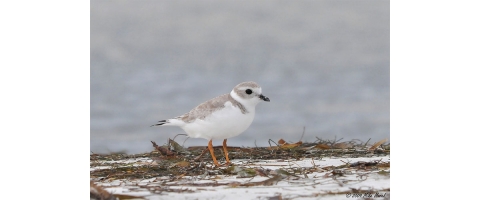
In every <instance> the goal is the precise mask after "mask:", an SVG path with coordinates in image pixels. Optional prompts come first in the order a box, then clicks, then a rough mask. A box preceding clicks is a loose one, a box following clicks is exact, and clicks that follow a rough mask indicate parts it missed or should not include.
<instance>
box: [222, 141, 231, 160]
mask: <svg viewBox="0 0 480 200" xmlns="http://www.w3.org/2000/svg"><path fill="white" fill-rule="evenodd" d="M223 151H224V153H225V158H226V159H227V164H228V163H230V159H228V151H227V139H224V140H223Z"/></svg>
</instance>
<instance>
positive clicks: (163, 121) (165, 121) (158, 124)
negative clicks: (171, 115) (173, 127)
mask: <svg viewBox="0 0 480 200" xmlns="http://www.w3.org/2000/svg"><path fill="white" fill-rule="evenodd" d="M169 123H170V122H169V121H168V119H167V120H161V121H158V123H156V124H154V125H151V126H150V127H152V126H161V125H164V124H169Z"/></svg>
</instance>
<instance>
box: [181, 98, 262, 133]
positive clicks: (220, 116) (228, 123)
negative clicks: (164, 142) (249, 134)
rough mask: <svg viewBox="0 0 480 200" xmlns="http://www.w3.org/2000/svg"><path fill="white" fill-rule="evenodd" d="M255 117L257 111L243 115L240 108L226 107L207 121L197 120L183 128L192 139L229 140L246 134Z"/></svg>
mask: <svg viewBox="0 0 480 200" xmlns="http://www.w3.org/2000/svg"><path fill="white" fill-rule="evenodd" d="M254 117H255V109H252V110H250V111H249V112H248V113H245V114H243V113H242V112H241V111H240V109H239V108H237V107H233V106H231V104H230V105H229V106H225V107H224V108H223V109H221V110H218V111H216V112H213V113H212V114H211V115H210V116H208V117H206V118H205V119H197V120H195V121H193V122H191V123H188V124H186V125H185V126H183V127H182V128H183V130H184V131H185V132H187V134H188V136H190V137H192V138H205V139H207V140H211V139H227V138H231V137H234V136H237V135H239V134H240V133H242V132H244V131H245V130H246V129H247V128H248V127H249V126H250V124H251V123H252V121H253V118H254Z"/></svg>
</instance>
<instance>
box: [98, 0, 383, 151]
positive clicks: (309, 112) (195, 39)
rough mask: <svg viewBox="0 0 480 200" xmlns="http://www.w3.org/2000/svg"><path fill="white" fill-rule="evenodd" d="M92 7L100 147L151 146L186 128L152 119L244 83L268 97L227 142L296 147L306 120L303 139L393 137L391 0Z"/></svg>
mask: <svg viewBox="0 0 480 200" xmlns="http://www.w3.org/2000/svg"><path fill="white" fill-rule="evenodd" d="M90 3H91V80H90V83H91V86H90V90H91V107H90V112H91V118H90V122H91V124H90V125H91V128H90V130H91V132H90V149H91V151H93V152H95V153H107V152H115V151H126V152H128V153H142V152H147V151H151V150H153V148H152V146H151V143H150V141H151V140H152V141H156V142H157V143H158V144H164V143H165V142H166V141H167V139H168V138H173V137H174V136H175V135H176V134H179V133H184V132H183V131H182V130H181V129H180V128H178V127H150V125H152V124H154V123H155V122H156V121H158V120H162V119H168V118H171V117H175V116H178V115H181V114H184V113H186V112H188V111H189V110H190V109H191V108H193V107H195V106H196V105H198V104H199V103H202V102H204V101H206V100H208V99H210V98H213V97H215V96H218V95H221V94H224V93H228V92H230V91H231V89H232V88H233V87H234V86H235V85H236V84H238V83H240V82H243V81H250V80H252V81H256V82H257V83H259V84H260V85H261V86H262V89H263V93H264V94H265V95H266V96H268V97H269V98H270V99H271V102H268V103H267V102H265V103H260V104H259V105H258V106H257V112H256V117H255V120H254V122H253V123H252V125H251V126H250V128H249V129H247V131H246V132H244V133H243V134H241V135H240V136H238V137H235V138H231V139H229V142H228V144H229V145H230V146H249V147H252V146H255V145H257V146H268V139H272V140H274V141H278V139H280V138H283V139H285V140H287V141H293V142H296V141H298V140H299V139H300V137H301V134H302V130H303V127H304V126H305V127H306V132H305V136H304V137H303V139H302V140H303V141H310V142H313V141H315V140H316V137H318V138H322V139H333V138H334V137H335V136H336V137H337V139H338V138H342V137H343V138H344V140H343V141H346V140H351V139H361V140H363V141H366V140H368V139H369V138H372V141H378V140H380V139H383V138H389V137H390V130H389V129H390V117H389V114H390V113H389V107H390V103H389V101H390V96H389V95H390V89H389V88H390V83H389V73H390V70H389V54H390V51H389V48H390V46H389V26H390V24H389V21H390V18H389V1H379V0H375V1H356V0H355V1H338V0H331V1H261V2H257V1H242V2H233V1H228V2H227V1H202V2H197V1H91V2H90ZM179 138H180V139H179ZM184 139H185V138H184V137H177V141H179V142H182V141H183V140H184ZM206 144H207V141H206V140H204V139H193V138H191V139H188V140H187V141H186V142H185V145H186V146H193V145H206ZM220 144H221V141H214V145H220Z"/></svg>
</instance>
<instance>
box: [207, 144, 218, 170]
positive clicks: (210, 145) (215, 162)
mask: <svg viewBox="0 0 480 200" xmlns="http://www.w3.org/2000/svg"><path fill="white" fill-rule="evenodd" d="M208 150H210V155H212V159H213V164H215V165H216V166H217V167H218V166H220V164H218V162H217V158H215V154H214V153H213V146H212V140H210V142H208Z"/></svg>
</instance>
